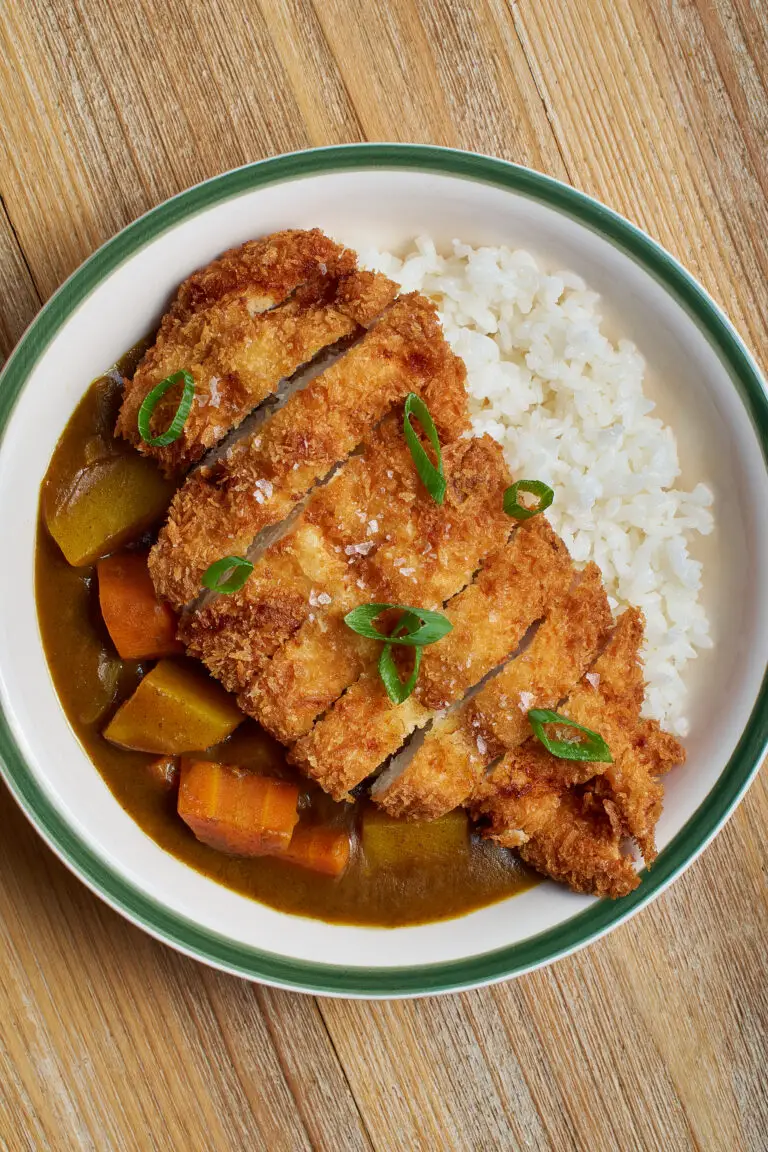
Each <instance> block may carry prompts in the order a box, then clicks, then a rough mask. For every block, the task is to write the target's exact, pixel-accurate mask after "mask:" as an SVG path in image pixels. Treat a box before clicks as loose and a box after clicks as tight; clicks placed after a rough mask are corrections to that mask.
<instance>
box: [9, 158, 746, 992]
mask: <svg viewBox="0 0 768 1152" xmlns="http://www.w3.org/2000/svg"><path fill="white" fill-rule="evenodd" d="M316 226H319V227H321V228H323V229H324V230H325V231H326V232H328V233H330V234H331V235H332V236H334V237H336V238H337V239H339V240H342V241H345V242H346V243H348V244H349V245H351V246H353V247H364V246H367V245H371V244H374V245H376V246H378V247H386V248H395V249H397V248H401V247H402V246H403V245H405V244H407V243H408V242H410V241H411V240H412V239H413V238H414V236H416V235H418V234H419V233H422V232H426V233H429V234H430V235H431V236H433V237H434V238H435V239H436V241H437V243H438V246H439V245H440V244H447V243H449V242H450V241H451V240H452V239H453V238H454V237H456V238H461V239H462V240H464V241H466V242H468V243H471V244H475V245H476V244H482V243H490V244H499V243H506V244H509V245H512V246H525V247H526V248H527V249H529V250H530V251H532V252H533V253H534V254H536V255H537V256H539V257H540V258H541V260H542V262H543V264H544V265H545V266H552V267H564V268H570V269H573V270H575V271H576V272H578V273H580V274H581V275H582V276H583V277H584V278H585V279H586V280H587V282H588V283H589V284H590V286H591V287H593V288H595V289H596V290H597V291H598V292H600V293H601V294H602V295H603V297H604V298H605V300H606V302H607V303H608V304H609V306H610V311H611V315H612V318H613V321H614V324H615V325H617V326H618V327H619V329H620V330H621V331H622V332H623V333H624V334H626V335H627V336H629V337H630V338H631V339H632V340H634V341H635V343H636V344H637V345H638V347H639V349H640V351H641V352H642V353H643V355H644V356H645V357H646V359H647V360H648V361H649V365H650V367H651V369H652V371H653V373H654V375H655V377H656V378H657V379H661V380H663V381H665V382H667V383H668V385H671V386H672V387H673V388H674V409H675V415H676V423H677V425H678V426H680V425H681V424H682V422H684V423H685V427H686V430H687V435H686V438H685V440H686V442H687V443H689V444H690V445H691V450H690V452H689V458H690V460H693V461H695V460H697V459H704V460H705V462H706V465H705V466H706V478H707V480H708V481H710V482H711V483H712V484H713V486H714V488H715V495H716V513H717V521H718V529H717V550H716V560H715V562H714V563H712V564H710V566H709V570H708V573H707V579H708V600H709V608H710V612H711V615H712V618H713V623H714V632H715V636H716V640H717V649H716V656H715V657H713V658H708V659H706V660H705V661H702V666H701V669H700V671H699V673H698V674H697V675H695V676H694V677H693V678H692V682H691V683H692V687H691V700H690V708H689V714H690V717H691V721H692V734H691V737H690V739H689V740H688V741H687V747H688V752H689V758H688V763H687V764H686V766H685V767H684V768H682V769H679V770H677V771H675V772H674V773H673V774H672V775H671V776H670V777H669V778H668V782H667V792H666V802H665V809H664V814H663V817H662V820H661V822H660V824H659V828H658V840H659V846H660V848H661V852H660V856H659V859H658V861H657V863H656V864H655V865H654V868H653V870H652V872H650V873H648V874H645V875H644V877H643V881H642V883H641V885H640V887H639V889H638V890H637V891H636V892H634V893H632V894H631V895H630V896H628V897H625V898H624V899H623V900H620V901H616V902H609V901H599V900H593V899H591V898H587V897H582V896H577V895H574V894H573V893H570V892H568V891H566V890H565V889H564V888H561V887H558V886H556V885H554V884H549V883H547V884H542V885H540V886H538V887H536V888H534V889H532V890H530V891H528V892H525V893H523V894H522V895H520V896H517V897H514V898H513V899H510V900H507V901H504V902H502V903H500V904H496V905H492V906H491V907H488V908H485V909H482V910H480V911H477V912H473V913H471V914H469V915H467V916H464V917H460V918H457V919H454V920H449V921H444V922H441V923H436V924H428V925H423V926H419V927H413V928H401V929H389V930H387V929H376V928H354V927H346V926H339V925H329V924H324V923H321V922H319V921H315V920H311V919H305V918H302V917H295V916H289V915H286V914H283V913H280V912H276V911H274V910H273V909H271V908H268V907H266V906H264V905H261V904H258V903H256V902H254V901H250V900H248V899H246V898H245V897H243V896H240V895H237V894H236V893H234V892H230V891H228V890H226V889H223V888H221V887H220V886H218V885H217V884H215V883H214V882H213V881H212V880H209V879H207V878H206V877H203V876H201V875H199V874H198V873H196V872H194V871H193V870H192V869H190V868H188V867H186V866H185V865H184V864H182V863H181V862H179V861H178V860H176V859H174V858H173V857H171V856H169V855H168V854H166V853H165V852H163V851H162V849H160V848H159V847H158V846H157V845H156V844H155V843H154V842H153V841H152V840H150V839H149V838H148V837H147V836H146V835H145V834H144V833H143V832H142V831H141V829H140V828H139V827H138V826H137V825H136V824H135V823H134V822H133V821H132V820H131V819H130V817H128V816H127V815H126V814H125V812H123V810H122V809H121V808H120V806H119V804H118V803H117V801H116V800H115V799H114V798H113V796H112V795H111V793H110V792H109V790H108V788H107V787H106V785H105V783H104V782H103V780H102V778H101V776H100V775H99V773H98V772H97V771H96V770H95V769H94V768H93V767H92V766H91V764H90V761H89V760H88V758H87V757H86V755H85V754H84V752H83V750H82V748H81V747H80V745H79V743H78V741H77V739H76V737H75V736H74V734H73V732H72V730H71V729H70V727H69V725H68V723H67V720H66V718H65V716H64V713H63V711H62V710H61V707H60V705H59V703H58V700H57V697H56V693H55V691H54V687H53V684H52V682H51V678H50V675H49V673H48V669H47V666H46V662H45V657H44V654H43V650H42V646H41V642H40V635H39V630H38V624H37V617H36V611H35V601H34V582H33V560H34V542H35V529H36V521H37V502H38V493H39V488H40V483H41V480H42V478H43V475H44V473H45V470H46V467H47V465H48V461H49V459H50V456H51V453H52V451H53V448H54V446H55V444H56V441H57V439H58V437H59V435H60V433H61V431H62V429H63V427H64V425H65V424H66V422H67V419H68V418H69V416H70V414H71V412H72V410H73V409H74V407H75V405H76V404H77V402H78V400H79V399H80V397H81V396H82V394H83V392H84V391H85V389H86V387H87V386H88V384H89V382H90V381H91V380H92V379H93V378H94V377H95V376H97V375H99V373H100V372H102V371H103V370H104V369H105V368H106V367H107V366H109V365H110V364H112V363H113V362H114V361H115V359H116V358H117V357H118V356H119V355H120V354H121V353H122V352H123V351H125V349H127V348H129V347H131V345H132V344H134V343H135V342H136V341H137V340H139V339H140V338H141V337H142V336H143V335H144V334H145V333H146V332H147V331H148V330H149V329H150V328H151V327H152V325H153V324H155V323H156V322H157V320H158V319H159V317H160V315H161V314H162V312H163V311H164V309H165V307H166V305H167V303H168V301H169V299H170V297H171V295H172V293H173V292H174V290H175V288H176V287H177V285H178V283H179V282H180V281H181V280H182V279H183V278H184V277H185V276H187V275H188V274H189V273H190V272H191V271H192V270H193V269H194V268H196V267H198V266H200V265H201V264H204V263H206V262H207V261H208V260H210V259H212V258H213V257H214V256H216V255H217V254H218V253H220V252H221V251H222V250H223V249H225V248H228V247H230V246H232V245H235V244H238V243H240V242H242V241H243V240H246V239H248V238H250V237H253V236H258V235H263V234H265V233H268V232H271V231H274V230H276V229H279V228H286V227H316ZM0 419H2V421H3V426H4V436H3V441H2V447H1V448H0V538H1V539H2V540H3V541H4V544H5V550H6V557H7V559H6V563H5V564H4V565H3V567H2V569H0V605H1V607H0V693H1V697H2V707H3V712H4V722H3V723H2V726H1V727H0V753H2V757H3V760H4V773H5V777H6V780H7V782H8V784H9V786H10V787H11V789H12V791H13V793H14V795H15V796H16V797H17V799H18V800H19V802H20V803H21V805H22V807H23V808H24V810H25V811H26V812H27V814H28V815H29V817H30V819H31V820H32V821H33V823H34V824H35V826H36V827H37V828H38V830H39V831H40V833H41V834H42V835H43V836H44V837H45V839H46V840H47V841H48V843H49V844H50V845H51V846H52V847H53V848H54V850H55V851H57V852H58V854H59V855H60V856H61V857H62V859H63V860H65V862H66V863H67V864H68V865H69V866H70V867H71V868H72V869H73V870H74V871H75V872H76V873H77V874H78V875H79V876H81V877H82V879H83V880H84V881H85V882H86V883H88V884H89V885H90V886H91V887H92V888H93V889H94V891H96V892H98V893H99V894H100V895H101V896H103V897H104V899H106V900H107V901H108V902H109V903H110V904H112V905H113V906H114V907H115V908H117V909H118V910H119V911H121V912H123V913H124V914H126V915H127V916H129V917H130V918H131V919H132V920H134V922H135V923H137V924H140V925H141V926H142V927H144V928H146V929H147V930H148V931H149V932H152V933H153V934H154V935H156V936H158V937H159V938H160V939H162V940H165V941H167V942H168V943H170V944H172V945H174V946H175V947H177V948H180V949H182V950H183V951H186V952H188V953H190V954H191V955H194V956H197V957H199V958H200V959H203V960H205V961H207V962H208V963H211V964H214V965H217V966H219V967H222V968H225V969H227V970H229V971H232V972H237V973H240V974H242V975H246V976H250V977H252V978H256V979H260V980H264V981H267V982H270V983H275V984H282V985H286V986H290V987H296V988H301V989H304V990H308V991H316V992H323V993H327V994H339V995H373V996H377V995H378V996H386V995H414V994H420V993H422V994H423V993H433V992H436V991H441V990H446V989H451V988H460V987H469V986H473V985H477V984H480V983H484V982H487V981H490V980H494V979H501V978H504V977H506V976H509V975H513V974H515V973H518V972H521V971H525V970H527V969H529V968H532V967H536V966H538V965H541V964H544V963H547V962H548V961H550V960H552V959H554V958H555V957H557V956H560V955H563V954H564V953H566V952H569V951H572V950H574V949H575V948H578V947H580V946H581V945H583V944H585V943H587V942H588V941H589V940H591V939H595V938H596V937H597V936H599V935H600V934H601V933H603V932H604V931H607V930H608V929H609V928H611V927H613V926H615V925H616V924H617V923H619V922H620V921H621V920H622V919H624V918H626V917H627V916H628V915H630V914H631V913H632V912H633V911H635V910H636V909H637V908H639V907H641V906H642V905H643V904H644V903H646V902H647V901H648V900H650V899H651V898H652V897H653V896H655V895H656V894H657V893H658V892H659V891H661V889H662V888H663V887H664V886H665V885H666V884H667V883H669V882H670V881H671V880H672V879H673V878H674V877H675V876H676V875H677V874H679V872H680V871H682V869H683V868H684V867H685V866H686V865H687V864H688V863H690V861H691V860H692V859H693V858H694V857H695V856H696V854H697V853H698V852H699V851H701V849H702V848H703V847H704V846H705V844H706V843H707V842H708V841H709V839H711V837H712V836H713V835H714V834H715V832H716V831H717V830H718V828H719V827H720V826H721V825H722V823H723V822H724V821H725V819H726V818H727V817H728V815H729V814H730V812H731V811H732V810H733V808H734V807H735V805H736V803H737V802H738V800H739V798H740V796H741V795H742V794H743V792H744V791H745V789H746V787H747V786H748V784H749V781H750V779H751V777H752V776H753V774H754V772H755V771H756V769H757V766H758V764H759V761H760V758H761V756H762V754H763V751H764V747H765V745H766V734H767V729H768V723H767V720H766V716H767V713H766V688H765V685H764V683H763V681H764V677H765V671H766V666H767V665H768V609H767V607H766V599H765V597H764V595H763V592H762V590H763V588H764V587H766V585H768V520H767V518H766V516H765V508H766V507H768V474H767V473H766V463H765V457H764V445H765V433H766V428H768V403H767V402H766V395H765V387H764V383H763V381H762V380H761V378H760V376H759V373H758V371H757V368H756V366H755V364H754V362H753V361H752V359H751V357H750V356H749V354H748V352H747V351H746V350H745V349H744V347H743V345H742V344H741V342H740V340H739V338H738V336H737V335H736V333H735V332H734V330H733V328H732V327H731V326H730V324H729V323H728V321H727V320H726V319H725V317H724V316H723V315H722V313H721V312H720V311H719V310H718V309H717V307H716V306H715V304H714V303H713V302H712V301H711V299H710V298H709V297H708V296H707V295H706V293H705V292H704V291H703V289H702V288H701V287H700V286H699V285H698V284H697V283H696V282H695V281H693V280H692V278H691V277H690V276H689V275H688V274H687V273H685V272H684V271H683V269H681V268H680V266H679V265H678V264H677V263H676V262H675V261H674V260H673V259H672V257H670V256H669V255H668V254H666V253H665V252H664V251H663V250H662V249H661V248H659V247H658V246H657V245H656V244H654V243H653V241H651V240H650V239H649V238H648V237H646V236H645V235H644V234H643V233H641V232H639V231H638V230H637V229H635V228H634V227H633V226H632V225H630V224H628V223H627V222H626V221H624V220H622V219H621V218H620V217H618V216H616V215H615V214H614V213H612V212H610V211H609V210H608V209H607V208H604V207H602V206H601V205H599V204H597V203H596V202H595V201H593V200H590V199H588V198H587V197H584V196H582V195H580V194H579V193H577V192H574V191H573V190H572V189H570V188H567V187H565V186H564V185H561V184H558V183H557V182H556V181H553V180H550V179H548V178H547V177H544V176H541V175H539V174H537V173H532V172H530V171H528V170H526V169H521V168H516V167H514V166H512V165H509V164H505V163H503V162H502V161H498V160H491V159H488V158H485V157H479V156H473V155H471V154H468V153H460V152H451V151H448V150H443V149H437V148H424V147H418V146H406V145H353V146H351V147H348V148H332V149H320V150H316V151H313V152H306V153H299V154H296V155H292V156H285V157H278V158H277V159H274V160H268V161H264V162H263V163H261V164H256V165H251V166H249V167H248V168H244V169H239V170H237V171H236V172H232V173H228V174H226V175H224V176H220V177H217V178H216V179H214V180H210V181H208V182H207V183H206V184H203V185H200V186H199V187H197V188H193V189H191V190H190V191H189V192H185V193H183V194H182V195H181V196H177V197H176V198H174V199H173V200H171V201H169V202H168V203H167V204H164V205H161V206H160V207H159V208H157V209H155V210H154V211H153V212H150V213H149V214H148V215H147V216H145V217H143V218H142V219H141V220H138V221H137V222H136V223H135V224H132V225H131V226H130V227H129V228H127V229H125V230H124V231H123V232H121V233H120V234H119V235H118V236H117V237H115V239H114V240H111V241H110V242H109V243H108V244H107V245H105V246H104V247H103V248H102V249H100V250H99V251H98V252H97V253H96V254H95V255H94V256H92V257H91V259H90V260H88V261H87V262H86V263H85V264H84V265H83V266H82V268H80V269H79V271H78V272H76V273H75V274H74V276H73V277H71V278H70V280H68V281H67V283H66V284H65V285H64V286H63V288H62V289H61V290H60V291H59V292H58V293H57V294H56V296H55V297H54V298H53V299H52V300H51V301H50V302H49V304H48V305H47V306H46V307H45V308H44V309H43V311H42V312H41V313H40V315H39V316H38V317H37V319H36V320H35V322H34V323H33V324H32V326H31V327H30V329H29V330H28V331H27V333H26V334H25V336H24V337H23V339H22V341H21V342H20V344H19V346H18V348H17V349H16V351H15V352H14V354H13V356H12V357H11V359H10V361H9V362H8V365H7V366H6V369H5V372H4V373H3V376H2V380H1V382H0ZM693 466H694V467H695V464H694V465H693ZM696 478H697V477H693V479H696ZM689 479H690V477H689Z"/></svg>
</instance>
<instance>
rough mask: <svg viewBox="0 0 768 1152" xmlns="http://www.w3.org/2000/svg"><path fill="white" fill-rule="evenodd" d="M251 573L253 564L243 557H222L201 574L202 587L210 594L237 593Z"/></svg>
mask: <svg viewBox="0 0 768 1152" xmlns="http://www.w3.org/2000/svg"><path fill="white" fill-rule="evenodd" d="M251 572H253V564H251V562H250V560H246V558H245V556H224V557H223V558H222V559H221V560H216V561H215V562H214V563H213V564H211V566H210V568H206V570H205V572H204V573H203V580H202V583H203V587H204V588H210V590H211V592H227V593H229V592H237V591H238V590H239V589H240V588H242V586H243V584H245V582H246V580H247V579H248V577H249V576H250V574H251Z"/></svg>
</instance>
